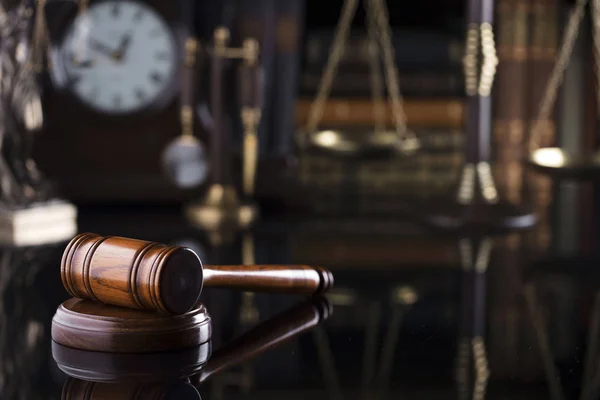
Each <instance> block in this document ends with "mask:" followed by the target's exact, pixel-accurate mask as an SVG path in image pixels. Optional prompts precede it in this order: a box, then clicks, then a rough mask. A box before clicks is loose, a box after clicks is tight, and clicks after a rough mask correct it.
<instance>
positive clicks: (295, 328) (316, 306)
mask: <svg viewBox="0 0 600 400" xmlns="http://www.w3.org/2000/svg"><path fill="white" fill-rule="evenodd" d="M332 312H333V311H332V307H331V303H330V302H329V301H328V300H327V299H326V298H325V297H317V298H313V299H311V300H309V301H305V302H303V303H301V304H299V305H297V306H295V307H292V308H291V309H289V310H287V311H285V312H283V313H282V314H279V315H278V316H276V317H274V318H271V319H269V320H268V321H266V322H264V323H262V324H260V325H259V326H257V327H256V328H254V329H252V330H251V331H249V332H247V333H245V334H243V335H242V336H240V337H239V338H237V339H235V340H234V341H232V342H230V343H228V344H226V345H225V346H224V347H222V348H221V349H219V350H217V351H215V352H214V353H213V354H212V356H211V358H210V359H209V360H208V362H207V363H206V365H205V367H204V369H203V370H202V372H200V373H199V374H197V375H195V376H193V377H191V382H192V384H194V385H198V384H200V383H202V382H204V381H205V380H207V379H208V378H210V377H211V376H212V375H214V374H216V373H218V372H220V371H222V370H224V369H226V368H229V367H232V366H234V365H237V364H239V363H241V362H243V361H246V360H248V359H249V358H251V357H254V356H257V355H259V354H260V353H262V352H263V351H266V350H269V349H272V348H274V347H275V346H278V345H280V344H282V343H283V342H285V341H287V340H289V339H291V338H292V337H294V336H296V335H298V334H300V333H302V332H304V331H307V330H309V329H311V328H313V327H314V326H316V325H317V324H319V323H320V322H321V321H323V320H325V319H327V318H329V316H331V314H332Z"/></svg>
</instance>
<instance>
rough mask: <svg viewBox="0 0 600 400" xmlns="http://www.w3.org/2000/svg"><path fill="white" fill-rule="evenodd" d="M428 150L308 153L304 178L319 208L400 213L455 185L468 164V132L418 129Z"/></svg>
mask: <svg viewBox="0 0 600 400" xmlns="http://www.w3.org/2000/svg"><path fill="white" fill-rule="evenodd" d="M417 135H418V137H420V138H421V141H422V143H423V148H422V150H421V151H420V152H419V153H418V154H417V155H414V156H411V157H389V158H386V157H384V158H363V159H356V158H345V157H332V156H331V155H329V154H322V153H321V154H320V153H317V152H310V151H309V152H305V153H303V154H302V155H301V156H300V159H299V169H298V173H299V182H300V185H301V186H302V187H303V188H304V189H303V193H305V197H306V203H307V205H308V208H309V209H311V210H312V211H313V212H317V213H326V214H351V215H355V214H357V215H374V214H398V213H402V212H405V211H406V203H405V201H412V200H414V199H422V198H427V197H432V196H436V195H445V194H447V193H449V192H451V191H452V190H454V188H455V185H456V182H457V181H458V177H459V174H460V171H461V167H462V165H463V160H464V157H463V153H462V147H463V144H464V137H465V136H464V134H463V133H462V131H452V132H448V131H443V130H438V131H435V130H430V131H419V130H417Z"/></svg>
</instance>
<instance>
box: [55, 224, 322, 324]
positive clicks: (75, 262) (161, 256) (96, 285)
mask: <svg viewBox="0 0 600 400" xmlns="http://www.w3.org/2000/svg"><path fill="white" fill-rule="evenodd" d="M61 278H62V281H63V285H64V287H65V289H66V290H67V291H68V292H69V294H71V295H72V296H73V297H77V298H81V299H90V300H96V301H99V302H102V303H105V304H111V305H116V306H120V307H127V308H136V309H143V310H152V311H161V312H163V313H168V314H183V313H185V312H187V311H189V310H191V309H192V307H193V306H194V305H195V304H196V303H197V302H198V299H199V296H200V293H201V291H202V288H203V286H207V287H214V288H232V289H237V290H244V291H262V292H281V293H290V294H307V295H314V294H320V293H323V292H325V291H327V290H329V289H330V288H331V287H332V286H333V275H332V274H331V272H329V271H328V270H326V269H324V268H320V267H309V266H304V265H286V266H281V265H236V266H227V265H212V266H209V265H205V266H203V265H202V262H201V261H200V259H199V258H198V256H197V255H196V253H194V252H193V251H192V250H191V249H188V248H185V247H179V246H167V245H164V244H159V243H154V242H147V241H142V240H136V239H128V238H122V237H112V236H100V235H96V234H93V233H82V234H80V235H78V236H76V237H75V238H73V240H71V242H70V243H69V244H68V245H67V247H66V248H65V251H64V253H63V257H62V262H61Z"/></svg>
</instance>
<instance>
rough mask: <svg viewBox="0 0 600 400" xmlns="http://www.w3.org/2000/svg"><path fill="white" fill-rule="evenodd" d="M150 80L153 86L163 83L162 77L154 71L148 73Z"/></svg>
mask: <svg viewBox="0 0 600 400" xmlns="http://www.w3.org/2000/svg"><path fill="white" fill-rule="evenodd" d="M150 80H151V81H152V82H154V83H155V84H159V83H161V82H162V81H163V76H162V75H161V74H160V73H158V72H156V71H154V72H151V73H150Z"/></svg>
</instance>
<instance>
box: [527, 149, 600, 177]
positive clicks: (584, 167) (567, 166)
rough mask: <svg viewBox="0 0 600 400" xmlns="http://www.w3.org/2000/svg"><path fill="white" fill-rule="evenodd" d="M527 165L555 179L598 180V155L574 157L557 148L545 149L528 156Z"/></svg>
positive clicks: (599, 161)
mask: <svg viewBox="0 0 600 400" xmlns="http://www.w3.org/2000/svg"><path fill="white" fill-rule="evenodd" d="M527 164H528V165H529V166H530V167H531V168H532V169H534V170H536V171H539V172H540V173H543V174H546V175H549V176H551V177H552V178H555V179H565V180H583V181H593V180H600V154H598V153H596V154H590V155H579V156H577V155H574V154H569V153H568V152H567V151H565V150H563V149H561V148H559V147H546V148H542V149H539V150H536V151H534V152H533V153H531V154H530V155H529V158H528V159H527Z"/></svg>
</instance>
